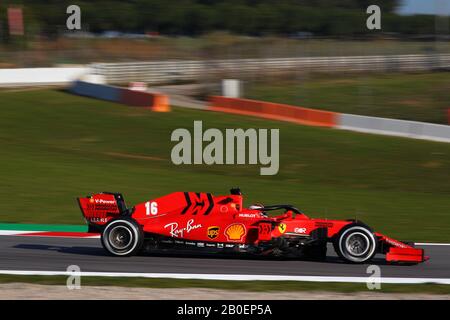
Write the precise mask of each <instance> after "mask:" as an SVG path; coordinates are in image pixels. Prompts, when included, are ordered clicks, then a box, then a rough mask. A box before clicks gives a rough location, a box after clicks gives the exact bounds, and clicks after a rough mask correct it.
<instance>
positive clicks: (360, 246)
mask: <svg viewBox="0 0 450 320" xmlns="http://www.w3.org/2000/svg"><path fill="white" fill-rule="evenodd" d="M377 243H378V241H377V239H376V237H375V235H374V234H373V231H372V230H371V229H370V228H369V227H368V226H366V225H364V224H362V223H357V222H355V223H351V224H349V225H347V226H346V227H344V228H343V229H342V230H341V231H340V232H339V234H338V236H337V237H336V238H335V239H334V241H333V245H334V250H335V251H336V253H337V254H338V256H339V257H340V258H341V259H342V260H344V261H346V262H351V263H364V262H367V261H369V260H370V259H372V258H373V256H374V255H375V254H376V252H377Z"/></svg>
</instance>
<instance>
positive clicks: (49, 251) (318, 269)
mask: <svg viewBox="0 0 450 320" xmlns="http://www.w3.org/2000/svg"><path fill="white" fill-rule="evenodd" d="M418 247H419V246H418ZM423 248H425V250H426V251H425V252H426V255H428V256H430V260H429V261H427V262H425V263H422V264H418V265H412V266H404V265H388V264H386V263H385V262H384V260H383V257H382V256H380V257H378V256H376V257H375V258H374V260H373V261H372V262H371V264H376V265H379V266H380V268H381V274H382V276H383V277H402V278H419V277H420V278H450V246H428V245H426V246H423ZM69 265H78V266H79V267H80V268H81V271H83V272H139V273H150V272H151V273H193V274H244V275H286V276H346V277H367V276H368V274H367V273H366V270H367V266H368V265H364V264H363V265H353V264H347V263H343V262H341V261H340V260H339V259H338V258H337V257H336V255H335V254H334V250H333V249H331V248H330V249H329V250H328V258H327V260H326V261H323V262H313V261H301V260H276V259H270V258H264V259H262V258H249V257H242V256H231V257H230V256H225V257H223V256H217V255H195V256H193V255H187V254H180V253H178V254H174V253H158V254H146V255H142V256H134V257H112V256H108V255H107V253H106V252H105V251H104V250H103V248H102V246H101V244H100V239H80V238H52V237H25V236H0V269H1V270H35V271H66V269H67V267H68V266H69Z"/></svg>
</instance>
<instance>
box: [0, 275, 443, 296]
mask: <svg viewBox="0 0 450 320" xmlns="http://www.w3.org/2000/svg"><path fill="white" fill-rule="evenodd" d="M66 281H67V277H64V276H16V275H0V283H33V284H41V285H63V286H64V285H66ZM81 286H120V287H138V288H211V289H219V290H220V289H223V290H234V291H235V290H243V291H255V292H258V291H259V292H261V291H284V292H285V291H332V292H363V291H365V292H375V293H379V292H382V293H415V294H417V293H432V294H450V286H448V285H438V284H420V285H409V284H408V285H404V284H381V289H380V290H369V289H367V286H366V284H365V283H336V282H325V283H317V282H297V281H215V280H214V281H212V280H177V279H166V278H161V279H147V278H111V277H83V278H82V279H81Z"/></svg>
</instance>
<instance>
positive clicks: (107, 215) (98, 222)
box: [77, 192, 128, 229]
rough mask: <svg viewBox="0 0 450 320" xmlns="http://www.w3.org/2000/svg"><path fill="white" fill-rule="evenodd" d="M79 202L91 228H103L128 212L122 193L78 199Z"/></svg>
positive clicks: (100, 194)
mask: <svg viewBox="0 0 450 320" xmlns="http://www.w3.org/2000/svg"><path fill="white" fill-rule="evenodd" d="M77 201H78V205H79V206H80V210H81V213H82V214H83V217H84V218H85V219H86V222H87V223H88V224H89V226H90V227H91V226H97V227H101V226H103V225H105V224H107V223H108V222H109V221H110V220H111V219H113V218H114V217H116V216H119V215H121V214H124V213H126V212H128V209H127V206H126V204H125V200H124V199H123V196H122V194H120V193H113V192H102V193H97V194H93V195H90V196H86V197H84V198H77ZM90 229H91V228H90Z"/></svg>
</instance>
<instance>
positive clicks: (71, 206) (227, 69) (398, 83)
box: [0, 0, 450, 241]
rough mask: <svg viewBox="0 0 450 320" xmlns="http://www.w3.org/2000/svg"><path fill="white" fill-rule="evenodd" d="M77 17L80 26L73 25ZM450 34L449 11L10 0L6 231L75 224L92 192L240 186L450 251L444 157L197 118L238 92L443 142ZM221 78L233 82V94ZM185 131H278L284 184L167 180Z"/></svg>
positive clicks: (6, 4)
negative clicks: (95, 86)
mask: <svg viewBox="0 0 450 320" xmlns="http://www.w3.org/2000/svg"><path fill="white" fill-rule="evenodd" d="M72 4H76V5H78V6H79V7H80V9H81V29H80V30H68V28H67V26H66V22H67V19H68V17H69V16H70V14H68V13H66V9H67V7H68V6H69V5H72ZM370 5H378V6H379V8H380V9H381V29H374V30H369V29H368V28H367V23H366V22H367V19H368V18H369V17H370V16H371V14H370V13H367V12H366V10H367V8H368V7H369V6H370ZM449 21H450V1H449V0H429V1H420V0H384V1H376V0H326V1H325V0H323V1H322V0H320V1H317V0H314V1H313V0H227V1H225V0H177V1H175V0H128V1H76V2H74V1H60V0H58V1H57V0H47V1H37V0H33V1H31V0H30V1H26V0H23V1H7V0H3V1H0V105H1V109H0V115H1V117H0V143H1V145H2V154H1V155H0V163H1V166H0V168H1V169H0V170H2V182H1V184H0V191H1V192H0V194H3V195H4V197H5V201H0V214H1V215H0V219H1V220H3V221H9V222H41V223H42V222H48V223H75V224H77V223H82V220H81V217H80V215H79V213H78V212H77V210H78V208H77V207H76V205H75V203H74V202H73V199H74V198H75V197H76V196H80V195H85V194H87V193H89V192H97V191H103V190H110V191H121V192H123V193H125V195H126V197H127V198H129V199H130V200H129V202H130V203H135V202H141V201H143V200H144V199H148V198H149V197H155V196H160V195H162V194H164V193H167V192H172V191H175V190H179V189H182V188H183V187H184V186H190V189H193V191H211V192H215V193H224V192H226V191H227V189H228V187H231V186H237V185H239V186H241V188H242V189H243V191H244V193H246V194H248V196H249V201H259V202H261V199H264V200H265V201H268V202H280V200H282V202H290V203H293V204H298V206H299V207H300V208H303V209H305V211H306V212H307V213H311V214H312V215H315V216H328V217H345V218H352V217H357V218H361V219H363V220H364V221H365V222H367V223H368V224H370V225H373V226H374V227H376V228H377V227H382V228H381V231H382V232H386V233H388V234H391V235H392V236H393V237H400V238H401V239H402V238H405V237H406V238H408V239H409V238H414V240H436V241H438V240H439V241H440V240H442V241H444V240H445V241H448V240H450V238H449V233H448V230H449V229H448V228H449V227H450V212H449V207H450V203H449V195H450V189H449V188H450V184H449V181H450V147H449V144H448V143H445V142H435V141H426V140H414V139H406V138H395V137H389V136H380V135H373V134H372V135H368V134H361V133H355V132H349V131H335V130H331V129H324V128H316V127H307V126H299V125H295V124H291V123H282V122H276V121H269V120H261V119H256V118H247V117H240V116H237V115H229V114H218V113H212V112H205V111H204V110H203V109H205V108H207V105H208V99H209V98H208V97H209V96H211V95H228V96H232V97H238V98H239V97H240V98H249V99H255V100H262V101H268V102H276V103H283V104H289V105H294V106H302V107H307V108H314V109H320V110H327V111H332V112H340V113H346V114H353V115H364V116H372V117H383V118H391V119H401V120H410V121H416V122H426V123H433V124H439V125H441V126H439V127H436V128H437V129H436V130H437V131H439V132H441V133H445V134H448V124H449V117H450V113H449V108H450V72H449V71H450V32H449V30H450V29H449V24H450V23H449ZM40 68H45V69H40ZM77 79H83V80H85V81H91V82H95V83H101V84H105V85H114V86H119V87H129V86H136V85H138V86H140V87H141V88H144V90H146V91H148V92H158V93H162V94H165V95H167V96H168V97H169V98H170V104H171V106H172V107H173V109H172V112H169V113H150V112H148V113H147V112H146V111H145V110H142V109H139V108H123V107H122V106H118V105H116V104H115V103H112V102H108V101H101V100H99V99H88V98H83V97H80V96H77V95H72V94H69V93H68V92H67V91H66V90H65V89H66V88H67V87H68V86H70V85H71V83H72V81H74V80H77ZM226 79H234V80H235V82H232V83H231V86H232V88H233V90H231V93H230V91H227V90H226V89H227V88H226V85H224V80H226ZM136 83H137V84H136ZM228 84H229V85H230V82H228ZM49 86H51V87H49ZM228 89H229V87H228ZM217 115H220V117H218V116H217ZM193 120H204V121H205V126H209V127H216V128H229V127H243V128H249V127H257V128H259V127H262V128H280V129H281V130H280V132H281V133H280V134H281V138H280V139H281V141H280V144H281V146H280V150H281V151H280V152H281V160H280V161H281V163H280V165H281V167H280V173H279V174H278V175H277V176H274V177H261V176H259V174H258V170H259V169H258V168H257V167H255V166H253V167H252V166H181V167H176V166H174V165H173V164H172V163H171V162H170V150H171V147H172V145H171V143H170V141H169V137H170V132H171V131H172V130H174V129H175V128H179V127H188V128H191V126H192V122H193ZM409 125H411V124H409ZM411 126H412V125H411ZM136 137H139V139H137V138H136ZM11 159H14V161H11ZM217 181H220V183H217ZM267 190H274V192H273V193H272V194H267ZM6 200H7V201H6ZM423 215H427V219H425V220H424V219H421V217H423ZM388 220H389V221H390V224H389V225H386V221H388Z"/></svg>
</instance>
